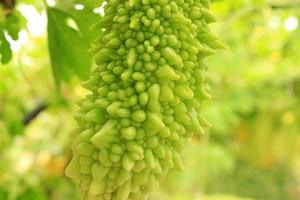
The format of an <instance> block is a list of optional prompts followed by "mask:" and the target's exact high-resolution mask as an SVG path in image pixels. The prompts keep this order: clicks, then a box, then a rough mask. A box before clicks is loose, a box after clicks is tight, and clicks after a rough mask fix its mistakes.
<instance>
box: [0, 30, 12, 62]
mask: <svg viewBox="0 0 300 200" xmlns="http://www.w3.org/2000/svg"><path fill="white" fill-rule="evenodd" d="M0 56H1V63H2V64H6V63H8V62H9V61H10V60H11V58H12V51H11V48H10V44H9V42H8V41H7V39H6V37H5V35H4V32H3V30H1V29H0Z"/></svg>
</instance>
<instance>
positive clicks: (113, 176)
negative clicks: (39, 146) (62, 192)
mask: <svg viewBox="0 0 300 200" xmlns="http://www.w3.org/2000/svg"><path fill="white" fill-rule="evenodd" d="M208 7H209V0H128V1H125V0H109V1H107V5H106V6H105V15H104V16H103V17H102V18H101V20H100V21H99V22H98V24H97V26H98V27H101V28H102V29H103V30H104V32H103V35H101V36H100V38H99V39H98V40H97V42H96V43H95V44H94V50H95V51H97V54H96V56H95V60H96V64H97V67H96V68H95V69H94V70H93V72H92V75H91V77H90V79H89V80H88V81H86V82H85V83H84V84H83V86H84V87H86V88H87V89H89V90H90V91H91V92H92V93H91V94H89V95H87V97H86V98H85V99H84V100H83V101H82V102H81V103H80V107H81V108H80V110H79V111H78V112H77V114H76V115H75V118H76V120H77V121H78V128H77V129H76V130H74V133H73V136H74V140H73V143H72V151H73V158H72V160H71V162H70V163H69V165H68V167H67V169H66V174H67V175H68V176H69V177H71V178H72V179H74V180H75V181H76V183H77V186H78V190H79V191H80V194H81V197H82V199H87V200H127V199H128V200H130V199H131V200H139V199H147V197H148V195H149V192H150V191H151V190H152V189H153V188H155V187H157V185H158V181H159V179H160V178H161V177H163V176H164V175H165V174H166V173H167V172H168V170H169V169H172V168H176V169H179V170H182V169H183V164H182V161H181V157H180V155H179V153H180V151H181V149H182V148H183V147H184V146H185V143H186V141H187V139H188V138H190V137H192V136H193V134H195V133H202V132H203V127H205V126H209V124H208V123H207V122H206V121H205V119H203V117H202V116H201V103H202V101H203V100H204V99H208V98H210V94H209V91H208V88H207V84H206V70H207V66H206V63H205V57H206V56H208V55H210V54H212V53H214V49H216V48H222V47H223V45H222V43H221V42H220V41H219V40H218V39H217V37H215V36H214V35H213V34H212V33H211V32H210V30H209V28H208V26H207V24H208V23H210V22H213V21H214V20H215V19H214V17H213V16H212V15H211V14H210V13H209V12H208Z"/></svg>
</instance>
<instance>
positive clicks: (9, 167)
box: [0, 0, 300, 200]
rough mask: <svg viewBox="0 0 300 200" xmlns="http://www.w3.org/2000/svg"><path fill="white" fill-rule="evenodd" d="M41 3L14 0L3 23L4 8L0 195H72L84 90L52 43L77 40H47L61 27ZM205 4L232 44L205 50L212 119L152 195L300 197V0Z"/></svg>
mask: <svg viewBox="0 0 300 200" xmlns="http://www.w3.org/2000/svg"><path fill="white" fill-rule="evenodd" d="M1 2H8V1H1ZM86 2H90V1H86ZM100 2H101V0H100V1H99V3H100ZM45 3H48V5H51V4H52V3H53V1H47V2H46V1H42V0H20V1H18V4H17V5H16V7H15V10H14V11H13V14H11V15H10V17H9V18H8V19H9V20H10V21H9V22H7V21H8V19H4V18H5V16H4V15H2V16H1V17H0V40H1V38H2V42H1V43H0V54H1V55H2V56H1V60H2V63H6V64H0V200H15V199H16V200H69V199H72V200H77V199H78V197H77V196H76V192H75V186H74V184H73V183H71V182H70V180H69V179H67V178H66V177H65V176H64V168H65V166H66V164H67V162H68V160H69V159H70V156H71V154H70V151H69V147H68V146H69V140H70V138H69V133H70V131H71V130H72V128H73V127H74V126H75V125H76V123H75V121H74V119H73V117H72V113H73V112H74V111H75V110H76V101H78V100H79V99H80V98H82V97H83V96H84V95H85V94H86V93H87V91H86V90H84V89H83V88H82V87H81V86H80V80H79V79H78V78H76V76H71V75H70V76H67V75H69V74H72V73H75V74H76V73H77V74H80V68H78V69H79V70H77V71H76V72H68V71H63V72H62V71H59V70H58V69H57V67H56V68H55V66H60V65H61V63H59V62H61V60H60V59H59V57H57V56H60V55H54V54H53V52H56V50H57V51H59V50H62V49H66V50H68V51H71V50H72V49H74V48H75V47H72V46H70V45H72V43H71V44H70V42H69V43H68V42H65V41H59V42H62V45H61V46H59V47H56V48H59V49H53V48H55V46H57V45H55V43H54V42H55V41H56V40H55V39H53V37H55V36H56V35H57V34H63V33H62V32H59V31H60V30H62V28H63V27H54V26H53V24H56V25H57V24H59V23H57V21H55V16H56V15H55V14H57V13H55V9H52V10H51V9H47V11H46V10H45ZM99 3H98V4H99ZM80 5H81V4H76V5H75V7H76V10H77V11H80V10H83V6H82V5H81V6H80ZM1 9H2V11H3V12H11V11H10V9H9V7H7V6H4V4H3V5H2V8H1ZM211 9H212V12H213V13H214V14H215V15H216V16H217V18H218V20H219V21H218V22H217V23H215V24H212V25H211V28H212V29H213V30H214V31H215V32H216V33H217V34H218V35H219V36H220V38H222V40H223V41H224V42H225V43H226V44H227V45H228V46H229V49H228V50H225V51H219V52H218V53H217V54H216V55H214V56H212V57H210V58H209V63H210V82H211V90H212V93H213V99H212V100H211V101H209V102H207V103H206V105H205V109H204V110H205V116H206V117H207V119H208V120H209V121H210V122H211V123H212V125H213V127H212V128H211V129H210V130H207V132H206V134H205V135H202V136H201V137H198V138H194V139H193V140H192V141H191V143H190V145H189V146H188V147H186V148H185V150H184V151H183V152H182V155H183V159H184V164H185V168H186V169H185V171H184V172H181V173H178V172H175V171H174V172H171V173H170V174H169V175H168V176H167V177H166V179H165V180H164V181H163V182H162V184H161V187H160V189H159V190H157V191H155V193H154V194H153V195H152V196H151V200H154V199H155V200H239V199H240V200H297V199H300V123H299V122H300V27H299V19H300V2H299V1H296V0H290V1H289V0H278V1H272V0H270V1H267V0H234V1H232V0H217V1H214V3H213V4H212V7H211ZM56 10H58V9H56ZM100 10H101V9H100ZM0 13H1V12H0ZM97 13H99V8H98V9H94V14H97ZM3 16H4V17H3ZM51 16H52V18H51ZM47 19H48V26H47ZM94 19H95V18H94ZM72 22H73V21H70V23H68V24H69V26H72ZM76 22H77V23H78V24H79V25H80V23H79V22H78V21H76ZM75 25H76V24H75ZM82 27H83V29H84V26H79V28H82ZM55 28H56V29H55ZM75 28H76V27H75ZM75 28H74V29H75ZM77 28H78V27H77ZM47 30H48V33H47ZM55 31H56V32H55ZM54 33H55V34H54ZM86 36H87V37H88V36H89V37H91V36H90V35H86ZM3 38H5V40H4V39H3ZM3 41H4V42H3ZM48 43H49V47H50V55H49V50H48ZM68 45H69V46H68ZM74 45H77V46H76V47H78V45H79V44H74ZM5 46H10V51H7V49H6V48H5ZM53 46H54V47H53ZM51 48H52V51H51ZM80 48H81V49H83V47H82V46H81V47H80ZM12 55H13V56H12ZM55 56H56V57H55ZM67 56H69V57H67ZM84 56H85V55H82V57H79V59H81V60H84V59H86V60H88V58H89V57H84ZM11 57H12V58H11ZM61 59H63V60H67V59H69V63H72V61H73V60H74V62H75V63H77V61H76V59H78V58H75V57H74V56H73V57H72V51H71V53H70V54H68V55H64V57H62V58H61ZM9 60H10V62H8V61H9ZM6 61H7V62H6ZM66 62H67V61H66ZM81 64H85V63H81ZM51 66H52V67H51ZM59 69H60V70H62V69H64V68H59ZM84 71H88V69H86V68H85V69H84ZM61 76H63V77H61ZM83 76H85V75H84V74H83ZM66 77H67V78H66ZM83 78H84V77H83ZM64 79H66V80H64Z"/></svg>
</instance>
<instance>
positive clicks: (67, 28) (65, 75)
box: [47, 0, 100, 85]
mask: <svg viewBox="0 0 300 200" xmlns="http://www.w3.org/2000/svg"><path fill="white" fill-rule="evenodd" d="M77 2H78V1H74V0H64V1H58V2H57V4H56V5H55V7H49V8H48V9H47V15H48V43H49V51H50V58H51V64H52V70H53V74H54V77H55V80H56V83H57V84H58V85H60V83H61V82H62V81H68V80H69V79H70V78H71V77H72V76H74V75H76V76H78V77H79V78H80V79H87V78H88V76H89V72H90V68H91V65H92V55H91V54H89V53H88V52H87V49H88V48H89V47H90V43H91V42H92V41H93V40H94V39H95V38H96V36H97V35H99V32H98V33H97V32H96V31H94V32H91V31H90V27H91V26H92V24H93V23H95V21H97V19H98V18H99V19H100V15H96V14H95V13H94V12H93V8H92V7H90V6H88V5H85V4H84V3H83V5H84V9H83V10H76V9H75V8H74V7H75V5H76V4H77Z"/></svg>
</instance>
